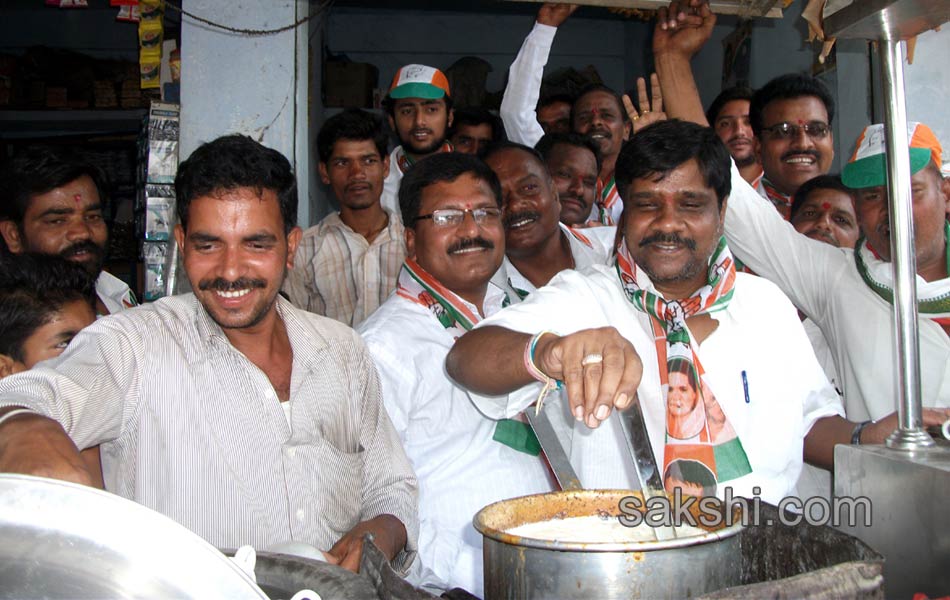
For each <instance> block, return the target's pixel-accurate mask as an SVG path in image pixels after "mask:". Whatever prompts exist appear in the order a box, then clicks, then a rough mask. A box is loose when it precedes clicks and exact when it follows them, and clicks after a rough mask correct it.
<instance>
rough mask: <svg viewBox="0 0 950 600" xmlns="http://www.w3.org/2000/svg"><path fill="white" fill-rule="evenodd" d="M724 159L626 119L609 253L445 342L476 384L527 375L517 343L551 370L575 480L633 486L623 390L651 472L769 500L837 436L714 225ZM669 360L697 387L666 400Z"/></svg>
mask: <svg viewBox="0 0 950 600" xmlns="http://www.w3.org/2000/svg"><path fill="white" fill-rule="evenodd" d="M729 166H730V159H729V155H728V152H727V151H726V148H725V146H723V145H722V143H721V142H720V141H719V140H718V138H716V136H715V134H714V133H713V132H712V130H711V129H709V128H706V127H700V126H698V125H695V124H692V123H684V122H681V121H666V122H662V123H658V124H655V125H653V126H651V127H648V128H645V129H644V130H642V131H641V132H639V133H637V134H635V135H634V138H633V140H631V143H629V144H627V145H625V146H624V150H623V151H622V152H621V154H620V157H619V159H618V162H617V175H618V179H619V182H620V188H621V190H622V192H623V196H624V206H625V209H624V214H623V219H624V220H623V223H622V225H621V230H622V231H623V232H624V242H623V244H622V245H621V246H619V247H618V255H617V261H616V264H615V265H612V266H610V267H607V266H600V267H593V268H589V269H587V270H586V271H584V272H583V273H578V272H575V271H564V272H562V273H561V274H559V275H558V276H557V277H555V278H554V280H552V281H551V283H550V284H548V286H547V287H545V288H544V289H541V290H539V291H538V292H536V293H535V294H532V296H531V297H529V298H528V299H527V300H526V301H525V302H523V303H522V304H520V305H518V306H516V307H512V308H511V309H509V310H507V311H504V312H502V313H501V314H499V315H496V316H495V317H493V318H490V319H488V320H486V321H485V322H483V323H482V326H480V327H479V328H477V329H476V330H475V331H473V332H472V333H470V334H467V335H466V336H465V337H463V338H462V339H461V340H460V341H459V342H458V343H456V345H455V347H454V348H453V350H452V352H451V353H450V354H449V357H448V359H447V361H446V367H447V370H448V372H449V374H450V375H451V376H452V377H453V378H455V379H456V380H457V381H459V382H460V383H462V384H463V385H466V386H467V387H469V388H470V389H473V390H475V391H477V392H479V393H484V394H501V393H506V392H511V391H512V390H514V389H516V388H520V387H522V386H525V385H527V384H529V383H531V381H532V375H530V374H529V373H530V371H529V369H528V368H527V367H526V363H527V360H528V358H529V357H530V359H531V362H532V364H533V365H534V366H535V369H536V371H537V373H536V375H537V376H538V378H539V379H547V378H553V379H556V380H560V381H563V382H564V384H565V386H566V389H567V395H568V405H569V410H568V411H566V412H565V413H564V414H565V416H567V417H568V418H570V416H571V415H573V419H574V420H575V424H574V427H573V438H572V440H571V443H570V453H571V458H572V462H574V464H575V468H577V469H578V470H579V473H578V474H579V477H580V480H581V482H582V484H584V485H585V486H588V487H628V486H631V485H633V486H634V487H635V486H636V484H635V483H633V482H635V481H636V479H635V478H634V477H633V476H632V473H633V465H632V461H631V459H630V457H629V455H628V454H627V452H626V450H625V445H624V444H623V441H622V434H621V430H620V427H619V423H618V422H617V420H616V418H613V417H611V416H610V412H611V410H612V409H613V408H618V409H623V408H626V407H627V406H629V404H630V403H631V402H632V401H634V398H635V397H638V398H639V400H638V401H639V403H640V406H641V408H642V409H643V412H644V416H645V421H646V425H647V430H648V432H649V434H650V440H651V442H652V444H653V449H654V454H655V456H656V457H657V458H658V459H659V460H660V461H662V462H661V463H660V464H659V468H660V469H661V470H662V471H663V474H664V477H663V479H664V481H667V482H668V483H672V482H673V481H675V480H683V477H682V476H681V475H683V473H684V472H685V471H686V470H687V469H686V468H685V467H686V465H690V468H689V469H688V470H690V471H696V470H704V472H707V474H708V475H709V477H708V478H707V480H708V481H714V482H715V483H714V484H712V485H706V486H704V489H703V493H704V495H717V496H719V497H722V496H723V495H724V493H725V488H727V487H728V488H732V490H733V493H734V494H736V495H746V496H750V495H757V496H761V497H762V498H763V499H764V500H766V501H768V502H771V503H776V502H778V501H780V500H781V499H782V498H783V497H785V496H787V495H790V494H793V493H794V489H795V483H796V481H797V479H798V475H799V472H800V471H801V467H802V457H803V449H804V453H805V456H807V457H809V458H810V459H811V460H813V461H817V462H821V463H823V464H825V465H828V464H830V463H831V461H832V457H833V453H832V449H833V444H830V443H827V440H828V439H833V440H844V441H847V440H848V438H849V436H850V435H851V431H852V427H853V424H851V423H849V422H847V421H845V420H844V419H843V418H842V417H841V416H840V415H841V414H842V413H843V411H842V407H841V403H840V400H839V399H838V397H837V395H836V394H835V392H834V390H833V389H832V388H831V386H830V384H829V383H828V381H827V379H826V378H825V376H824V374H823V373H822V371H821V368H820V367H819V365H818V363H817V362H816V360H815V357H814V354H813V353H812V351H811V348H810V346H809V344H808V340H807V339H806V337H805V333H804V331H803V330H802V327H801V323H800V322H799V320H798V315H797V313H796V311H795V308H794V307H793V306H792V305H791V303H790V302H789V301H788V300H787V299H786V298H785V297H784V295H783V294H782V293H781V292H780V291H779V290H778V288H776V287H775V286H774V285H772V284H771V283H769V282H767V281H765V280H763V279H761V278H757V277H754V276H750V275H747V274H745V273H736V270H735V265H734V263H733V261H732V257H731V254H730V253H729V250H728V246H727V245H726V243H725V238H724V237H723V229H722V228H723V220H724V219H725V211H726V204H727V197H728V195H729V191H730V186H731V183H730V170H729ZM544 330H553V331H554V332H557V333H544ZM532 334H533V335H534V337H532ZM526 347H527V348H528V350H526V349H525V348H526ZM531 349H533V350H534V352H533V353H531ZM522 355H524V356H525V357H526V358H525V359H524V360H521V359H520V357H521V356H522ZM684 362H686V363H688V365H687V368H686V369H685V370H686V371H687V372H688V373H691V375H692V376H691V377H689V378H687V380H693V381H698V382H699V383H698V385H697V384H694V391H699V392H700V394H699V395H700V396H701V397H702V399H703V401H702V402H695V403H693V404H692V407H691V408H689V409H688V414H685V415H683V414H680V413H682V412H684V411H685V410H687V409H683V410H676V411H672V412H671V413H670V414H668V411H667V405H668V404H670V405H671V406H672V402H670V400H671V399H668V397H667V396H668V390H669V389H670V384H672V383H674V382H673V379H672V377H671V374H673V373H681V372H683V370H684V365H683V363H684ZM696 387H698V388H699V390H695V388H696ZM531 401H532V398H531V394H530V393H525V397H524V398H523V399H522V400H521V401H520V402H514V403H512V402H506V401H505V400H504V399H498V398H496V399H489V400H485V401H483V402H482V405H483V406H484V408H483V410H484V411H485V412H486V413H487V414H491V415H493V416H500V415H503V414H508V413H510V412H511V411H514V410H520V409H523V408H524V404H525V403H526V402H531ZM680 408H681V409H682V408H683V407H680ZM601 425H604V426H603V427H601ZM670 491H672V490H670Z"/></svg>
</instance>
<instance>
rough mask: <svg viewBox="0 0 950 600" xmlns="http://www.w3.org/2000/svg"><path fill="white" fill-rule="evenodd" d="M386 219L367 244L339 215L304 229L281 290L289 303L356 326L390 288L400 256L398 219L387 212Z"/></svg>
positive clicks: (403, 251)
mask: <svg viewBox="0 0 950 600" xmlns="http://www.w3.org/2000/svg"><path fill="white" fill-rule="evenodd" d="M387 214H388V215H389V223H388V224H387V225H386V228H385V229H383V230H382V231H380V232H379V234H377V235H376V237H375V238H374V239H373V241H372V243H370V242H367V241H366V238H365V237H363V236H362V235H360V234H359V233H356V232H355V231H353V230H352V229H350V227H349V226H348V225H347V224H346V223H344V222H343V221H342V220H341V219H340V214H339V213H333V214H330V215H328V216H327V217H326V218H324V219H323V220H322V221H320V223H319V224H317V225H315V226H313V227H311V228H309V229H307V230H306V231H305V232H304V234H303V237H302V238H301V240H300V245H299V246H298V247H297V255H296V256H295V258H294V268H293V269H291V270H290V271H289V272H288V273H287V279H286V280H285V281H284V286H283V290H284V292H286V293H287V296H288V297H289V298H290V301H291V302H293V303H294V306H297V307H299V308H302V309H304V310H306V311H309V312H312V313H316V314H318V315H324V316H327V317H330V318H331V319H335V320H337V321H340V322H341V323H345V324H347V325H349V326H350V327H356V326H358V325H359V324H360V323H362V322H363V320H364V319H366V317H368V316H369V315H371V314H372V313H373V311H374V310H376V309H377V308H378V307H379V305H380V304H382V303H383V301H385V300H386V298H387V297H388V296H389V294H391V293H392V292H393V290H395V289H396V278H397V277H398V276H399V269H400V268H402V262H403V260H405V258H406V238H405V230H404V229H403V226H402V221H401V220H400V219H399V217H398V216H396V215H395V214H394V213H392V212H389V211H387Z"/></svg>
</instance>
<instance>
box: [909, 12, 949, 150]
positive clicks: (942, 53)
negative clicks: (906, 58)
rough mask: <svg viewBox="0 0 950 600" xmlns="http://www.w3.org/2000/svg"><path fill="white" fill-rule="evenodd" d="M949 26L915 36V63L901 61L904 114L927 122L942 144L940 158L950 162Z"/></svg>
mask: <svg viewBox="0 0 950 600" xmlns="http://www.w3.org/2000/svg"><path fill="white" fill-rule="evenodd" d="M948 59H950V26H944V28H943V29H942V30H940V31H928V32H927V33H924V34H922V35H920V36H919V37H918V38H917V49H916V51H915V53H914V64H912V65H906V64H905V65H904V88H905V90H906V94H907V118H908V120H910V121H920V122H922V123H926V124H927V125H929V126H930V128H931V129H933V130H934V133H935V134H937V139H939V140H940V144H941V145H942V146H943V162H950V108H948V106H950V69H948V68H947V60H948Z"/></svg>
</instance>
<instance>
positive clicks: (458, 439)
mask: <svg viewBox="0 0 950 600" xmlns="http://www.w3.org/2000/svg"><path fill="white" fill-rule="evenodd" d="M489 290H490V291H489V297H488V298H486V302H485V305H486V312H493V311H494V310H497V309H498V308H500V306H501V300H502V298H503V297H504V294H503V292H502V291H501V290H500V289H499V288H497V287H495V286H494V285H490V286H489ZM468 307H469V308H470V309H471V310H473V311H475V312H476V314H477V312H478V311H477V310H476V308H475V307H474V306H472V305H470V304H468ZM488 307H492V308H491V309H490V308H488ZM359 330H360V333H361V334H362V336H363V339H364V341H365V342H366V346H367V347H368V348H369V352H370V354H371V355H372V357H373V359H374V360H375V362H376V366H377V369H378V370H379V373H380V381H381V382H382V388H383V402H384V404H385V406H386V410H387V411H388V413H389V416H390V418H391V419H392V422H393V425H394V426H395V428H396V431H397V432H398V434H399V437H400V439H401V440H402V443H403V445H404V447H405V448H406V453H407V454H408V455H409V460H410V461H411V462H412V464H413V468H414V469H415V471H416V474H417V476H418V478H419V523H420V529H419V536H420V537H419V559H418V560H417V561H416V564H414V565H413V568H412V570H411V571H410V573H409V575H408V578H409V580H410V581H412V582H413V583H414V584H416V585H423V586H425V587H428V588H436V589H449V588H452V587H456V586H457V587H462V588H464V589H466V590H468V591H470V592H472V593H474V594H475V595H476V596H478V597H481V596H482V591H483V590H482V586H483V575H482V536H481V534H480V533H478V532H477V531H476V530H475V528H474V527H473V526H472V518H473V517H474V516H475V513H476V512H478V511H479V510H480V509H481V508H483V507H484V506H487V505H488V504H491V503H492V502H497V501H499V500H503V499H506V498H513V497H516V496H523V495H527V494H534V493H541V492H547V491H551V489H552V486H551V483H550V482H549V480H548V477H547V470H546V467H545V466H544V463H543V460H542V458H541V457H540V456H530V455H528V454H524V453H522V452H518V451H516V450H513V449H512V448H509V447H508V446H505V445H503V444H501V443H499V442H496V441H494V440H493V439H492V436H493V434H494V431H495V426H496V422H495V421H493V420H491V419H488V418H486V417H485V416H483V415H482V414H480V413H479V412H478V410H477V409H476V408H475V406H474V405H473V404H472V402H471V400H470V398H469V394H468V393H467V392H466V391H465V390H464V389H463V388H461V387H459V386H458V385H456V384H454V383H453V382H452V380H451V379H449V377H448V375H447V374H446V373H445V357H446V355H447V354H448V352H449V350H450V349H451V347H452V345H453V344H454V343H455V340H454V338H453V337H452V335H451V334H450V333H449V331H448V330H446V329H445V328H444V327H443V326H442V325H441V324H440V323H439V322H438V321H437V320H436V319H435V318H434V317H433V315H432V313H431V312H430V311H429V310H427V309H426V308H425V307H423V306H420V305H418V304H416V303H414V302H412V301H410V300H407V299H406V298H403V297H401V296H398V295H393V296H391V297H390V298H389V300H387V301H386V302H385V303H384V304H383V305H382V306H381V307H380V308H379V310H378V311H376V312H375V313H374V314H373V316H371V317H370V318H369V319H367V320H366V321H365V322H364V323H363V325H362V326H361V327H360V329H359Z"/></svg>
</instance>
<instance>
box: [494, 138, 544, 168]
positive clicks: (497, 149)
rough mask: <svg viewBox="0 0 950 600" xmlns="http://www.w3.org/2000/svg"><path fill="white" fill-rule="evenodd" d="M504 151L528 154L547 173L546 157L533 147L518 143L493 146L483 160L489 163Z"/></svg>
mask: <svg viewBox="0 0 950 600" xmlns="http://www.w3.org/2000/svg"><path fill="white" fill-rule="evenodd" d="M502 150H521V151H522V152H527V153H528V154H529V155H530V156H531V157H532V158H534V159H535V160H537V161H538V164H540V165H541V166H542V167H544V170H545V172H547V169H548V164H547V163H546V162H544V157H543V156H541V153H540V152H538V151H537V150H536V149H534V148H532V147H531V146H525V145H524V144H519V143H518V142H498V143H497V144H493V145H492V146H491V147H489V148H488V150H486V151H485V156H483V157H482V160H483V161H485V162H488V159H489V158H490V157H492V156H494V155H496V154H498V153H499V152H501V151H502Z"/></svg>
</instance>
